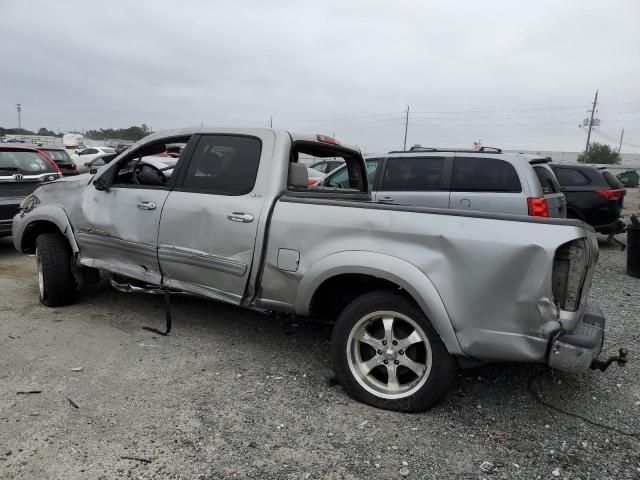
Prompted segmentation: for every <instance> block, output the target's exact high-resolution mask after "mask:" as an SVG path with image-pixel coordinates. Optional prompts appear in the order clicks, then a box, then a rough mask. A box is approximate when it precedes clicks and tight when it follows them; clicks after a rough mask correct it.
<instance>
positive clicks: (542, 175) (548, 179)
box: [533, 165, 560, 195]
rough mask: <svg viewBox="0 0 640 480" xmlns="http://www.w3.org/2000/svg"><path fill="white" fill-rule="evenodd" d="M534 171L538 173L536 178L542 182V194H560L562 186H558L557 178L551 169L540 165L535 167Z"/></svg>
mask: <svg viewBox="0 0 640 480" xmlns="http://www.w3.org/2000/svg"><path fill="white" fill-rule="evenodd" d="M533 170H534V171H535V172H536V176H537V177H538V180H539V181H540V186H541V187H542V193H544V194H545V195H549V194H552V193H558V192H559V191H560V185H558V181H557V180H556V177H555V176H554V175H553V172H552V171H551V170H550V169H549V168H547V167H543V166H541V165H539V166H536V167H533Z"/></svg>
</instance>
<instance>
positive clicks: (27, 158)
mask: <svg viewBox="0 0 640 480" xmlns="http://www.w3.org/2000/svg"><path fill="white" fill-rule="evenodd" d="M7 172H10V174H13V173H22V174H24V175H38V174H40V173H52V172H54V168H53V165H51V163H50V162H49V161H48V160H47V159H46V158H44V157H43V156H42V155H40V154H39V153H37V152H30V151H24V150H23V151H20V150H0V175H7Z"/></svg>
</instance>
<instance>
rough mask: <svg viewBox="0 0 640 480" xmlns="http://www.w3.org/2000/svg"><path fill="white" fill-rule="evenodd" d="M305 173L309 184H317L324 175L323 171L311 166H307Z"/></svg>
mask: <svg viewBox="0 0 640 480" xmlns="http://www.w3.org/2000/svg"><path fill="white" fill-rule="evenodd" d="M307 175H308V178H309V181H308V182H309V185H317V184H318V183H319V182H321V181H322V179H323V178H324V177H325V174H324V173H322V172H320V171H318V170H316V169H315V168H311V167H307Z"/></svg>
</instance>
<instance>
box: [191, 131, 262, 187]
mask: <svg viewBox="0 0 640 480" xmlns="http://www.w3.org/2000/svg"><path fill="white" fill-rule="evenodd" d="M261 150H262V144H261V142H260V140H259V139H257V138H254V137H242V136H232V135H205V136H203V137H202V138H201V139H200V140H199V141H198V145H197V146H196V149H195V152H194V154H193V157H192V159H191V163H190V164H189V168H188V170H187V173H186V176H185V179H184V184H183V189H185V190H191V191H193V190H195V191H198V192H204V193H218V194H221V195H243V194H245V193H249V192H250V191H251V190H252V189H253V186H254V185H255V182H256V175H257V174H258V165H259V164H260V151H261Z"/></svg>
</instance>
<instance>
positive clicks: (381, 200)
mask: <svg viewBox="0 0 640 480" xmlns="http://www.w3.org/2000/svg"><path fill="white" fill-rule="evenodd" d="M378 201H379V202H393V197H386V196H385V197H380V200H378Z"/></svg>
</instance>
